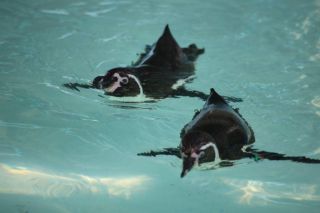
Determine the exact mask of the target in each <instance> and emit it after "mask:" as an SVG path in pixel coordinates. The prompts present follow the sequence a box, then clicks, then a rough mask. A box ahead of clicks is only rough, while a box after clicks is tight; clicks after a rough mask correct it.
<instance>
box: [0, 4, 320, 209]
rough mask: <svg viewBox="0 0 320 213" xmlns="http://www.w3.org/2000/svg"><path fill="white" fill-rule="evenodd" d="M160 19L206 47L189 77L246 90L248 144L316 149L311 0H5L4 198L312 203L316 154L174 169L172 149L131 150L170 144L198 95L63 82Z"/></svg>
mask: <svg viewBox="0 0 320 213" xmlns="http://www.w3.org/2000/svg"><path fill="white" fill-rule="evenodd" d="M166 24H169V25H170V28H171V31H172V33H173V35H174V37H175V38H176V40H177V42H178V43H179V44H180V46H182V47H185V46H187V45H189V44H190V43H196V44H197V45H198V46H199V47H204V48H205V54H203V55H201V56H200V57H199V59H198V60H197V64H196V79H195V80H194V81H193V82H192V83H189V84H187V87H188V88H189V89H194V90H199V91H203V92H206V93H208V92H209V89H210V88H211V87H214V88H215V89H216V90H217V91H218V92H220V93H222V94H224V95H229V96H235V97H241V98H243V99H244V102H242V103H236V104H234V106H235V107H238V108H240V112H241V114H242V115H243V116H244V117H245V118H246V120H247V121H248V122H249V123H250V124H251V126H252V128H253V130H254V132H255V135H256V142H255V147H257V148H259V149H261V150H267V151H275V152H279V153H285V154H288V155H299V156H301V155H303V156H308V157H312V158H318V159H319V158H320V141H319V138H320V125H319V124H320V86H319V82H320V76H319V71H320V36H319V35H320V28H319V26H320V1H319V0H310V1H300V0H280V1H279V0H268V1H264V0H248V1H238V0H230V1H222V0H214V1H212V0H204V1H201V2H200V1H189V0H187V1H186V0H184V1H182V0H175V1H173V0H162V1H155V0H149V1H142V0H135V1H133V0H124V1H112V0H92V1H77V0H71V1H62V0H58V1H56V0H55V1H53V0H43V1H35V0H29V1H22V0H11V1H8V0H5V1H1V3H0V28H1V31H0V82H1V84H0V93H1V96H0V206H1V212H29V213H34V212H117V213H119V212H129V211H130V212H132V213H135V212H161V213H162V212H190V213H192V212H219V213H227V212H235V211H237V212H240V213H241V212H243V213H244V212H246V213H247V212H255V213H256V212H302V211H304V212H308V213H313V212H314V213H316V212H318V211H319V208H320V179H319V174H320V166H319V165H312V164H310V165H308V164H299V163H293V162H286V161H281V162H279V161H267V160H264V161H260V162H248V161H240V163H239V164H237V165H236V166H233V167H228V168H220V169H215V170H193V171H191V172H190V173H189V174H188V175H187V176H186V177H185V178H183V179H181V178H180V177H179V174H180V172H181V160H180V159H176V158H174V157H168V156H163V157H156V158H146V157H140V156H137V155H136V154H137V153H139V152H143V151H148V150H151V149H161V148H164V147H176V146H177V145H178V144H179V141H180V138H179V134H180V130H181V129H182V128H183V126H184V125H185V124H186V123H187V122H189V121H190V120H191V118H192V116H193V114H194V110H195V109H200V108H201V107H202V105H203V104H204V102H203V101H201V100H199V99H197V98H187V97H180V98H167V99H163V100H156V101H150V100H148V101H146V102H141V100H140V99H134V100H130V99H127V101H128V100H129V103H125V102H123V100H121V99H116V98H110V97H106V96H104V95H103V92H101V91H97V90H84V89H83V90H81V91H80V92H78V91H74V90H70V89H67V88H64V87H63V86H62V84H63V83H66V82H80V83H88V82H90V81H91V80H92V79H94V77H96V76H98V75H102V74H104V73H105V72H106V71H107V70H109V69H111V68H113V67H117V66H127V65H130V64H131V63H132V62H134V61H135V60H136V59H137V58H138V55H137V54H139V53H141V52H142V51H143V50H144V47H145V45H146V44H152V43H153V42H155V41H156V39H158V37H159V36H160V34H161V33H162V31H163V28H164V26H165V25H166ZM140 98H141V97H140Z"/></svg>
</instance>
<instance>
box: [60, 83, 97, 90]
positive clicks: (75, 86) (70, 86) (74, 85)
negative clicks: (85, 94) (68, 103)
mask: <svg viewBox="0 0 320 213" xmlns="http://www.w3.org/2000/svg"><path fill="white" fill-rule="evenodd" d="M63 86H64V87H66V88H68V89H72V90H76V91H78V92H80V90H79V88H83V89H92V88H94V87H93V86H92V84H83V83H82V84H81V83H65V84H63Z"/></svg>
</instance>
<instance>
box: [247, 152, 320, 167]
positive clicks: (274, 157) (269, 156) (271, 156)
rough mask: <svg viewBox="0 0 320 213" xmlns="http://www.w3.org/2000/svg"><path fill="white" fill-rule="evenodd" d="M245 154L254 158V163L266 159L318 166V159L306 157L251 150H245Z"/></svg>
mask: <svg viewBox="0 0 320 213" xmlns="http://www.w3.org/2000/svg"><path fill="white" fill-rule="evenodd" d="M245 154H247V156H246V157H249V158H254V159H255V160H256V161H258V160H263V159H267V160H287V161H292V162H297V163H308V164H320V159H314V158H308V157H306V156H287V155H285V154H281V153H276V152H267V151H260V150H257V149H252V148H247V150H246V152H245Z"/></svg>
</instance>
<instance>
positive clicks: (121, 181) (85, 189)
mask: <svg viewBox="0 0 320 213" xmlns="http://www.w3.org/2000/svg"><path fill="white" fill-rule="evenodd" d="M0 180H1V181H0V193H3V194H19V195H36V196H43V197H70V196H72V195H75V194H78V193H81V194H82V193H84V194H86V193H91V194H108V195H109V196H113V197H120V198H125V199H129V198H130V197H131V196H132V195H133V194H134V193H137V192H139V191H143V190H144V189H145V186H146V184H147V183H148V182H150V180H151V178H150V177H148V176H144V175H141V176H132V177H120V178H116V177H92V176H86V175H81V174H67V175H65V174H61V175H58V174H54V173H48V172H45V171H41V170H32V169H27V168H20V167H11V166H9V165H6V164H1V163H0Z"/></svg>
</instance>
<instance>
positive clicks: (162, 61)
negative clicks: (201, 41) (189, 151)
mask: <svg viewBox="0 0 320 213" xmlns="http://www.w3.org/2000/svg"><path fill="white" fill-rule="evenodd" d="M203 53H204V49H203V48H198V47H197V46H196V45H195V44H190V45H189V46H188V47H186V48H181V47H180V46H179V44H178V43H177V42H176V40H175V39H174V37H173V36H172V34H171V31H170V29H169V26H168V25H166V27H165V29H164V31H163V34H162V35H161V36H160V38H159V39H158V41H157V42H156V43H155V44H153V45H152V46H147V47H146V49H145V53H143V54H141V55H140V57H139V59H138V60H137V62H135V63H133V65H132V66H128V67H117V68H113V69H111V70H109V71H107V72H106V74H105V75H103V76H97V77H96V78H95V79H94V80H93V81H92V83H91V84H79V83H66V84H64V86H65V87H68V88H71V89H75V90H79V89H78V88H95V89H102V90H104V91H105V94H106V95H111V96H116V97H124V96H130V97H133V96H138V95H142V94H144V95H145V96H146V97H149V98H153V99H161V98H166V97H177V96H189V97H199V98H201V99H204V100H205V99H207V97H208V95H207V94H205V93H203V92H199V91H190V90H187V89H185V87H184V86H183V83H186V82H191V81H192V80H193V79H194V74H195V65H194V62H195V61H196V59H197V58H198V56H199V55H201V54H203ZM226 99H227V100H228V101H234V102H237V101H241V99H239V98H234V97H226Z"/></svg>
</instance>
